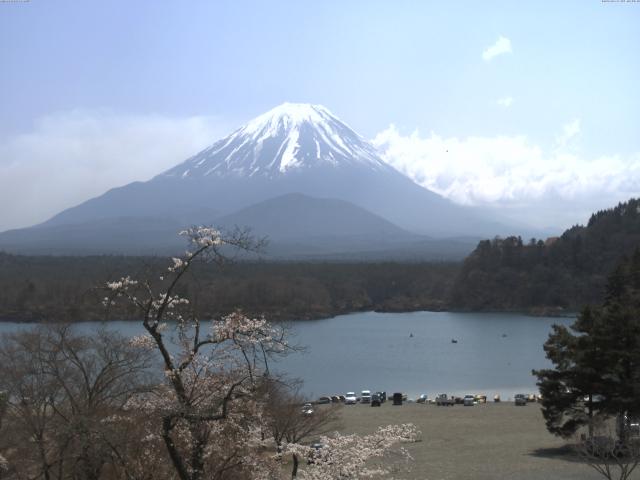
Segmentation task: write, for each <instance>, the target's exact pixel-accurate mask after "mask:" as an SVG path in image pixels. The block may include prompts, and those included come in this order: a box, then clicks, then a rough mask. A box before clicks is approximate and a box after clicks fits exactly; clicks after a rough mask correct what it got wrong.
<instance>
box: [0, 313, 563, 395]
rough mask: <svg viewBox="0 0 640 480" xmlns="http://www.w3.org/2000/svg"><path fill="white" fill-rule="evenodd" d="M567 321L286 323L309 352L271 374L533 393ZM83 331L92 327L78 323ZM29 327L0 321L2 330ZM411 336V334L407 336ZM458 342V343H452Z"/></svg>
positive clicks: (311, 382)
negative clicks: (548, 348)
mask: <svg viewBox="0 0 640 480" xmlns="http://www.w3.org/2000/svg"><path fill="white" fill-rule="evenodd" d="M572 322H573V319H572V318H547V317H529V316H525V315H519V314H512V313H450V312H413V313H374V312H367V313H355V314H350V315H341V316H338V317H334V318H329V319H325V320H313V321H301V322H295V323H292V324H291V328H292V330H293V332H294V334H295V338H294V342H295V343H297V344H299V345H304V346H306V347H307V350H306V352H304V353H300V354H295V355H290V356H289V357H286V358H284V359H282V360H279V361H278V362H277V363H276V364H275V366H274V367H275V369H276V370H279V371H283V372H287V373H288V374H289V375H291V376H293V377H299V378H302V379H304V388H303V389H304V391H305V392H306V393H307V394H309V395H310V396H313V397H317V396H321V395H330V394H340V393H341V394H344V393H345V392H347V391H349V390H354V391H357V392H359V391H361V390H365V389H367V390H374V391H375V390H386V391H387V392H388V393H391V392H397V391H399V392H406V393H408V394H409V397H410V398H411V397H415V396H417V395H419V394H421V393H426V394H428V395H429V396H430V397H433V396H435V395H436V394H438V393H441V392H446V393H449V394H456V395H464V394H466V393H483V394H485V395H487V396H489V397H493V395H495V394H500V395H501V397H502V398H503V400H506V399H508V398H511V397H513V395H514V394H515V393H519V392H522V393H533V392H536V386H535V378H534V377H533V376H532V375H531V370H532V369H537V368H544V367H546V366H548V365H550V364H549V362H548V360H547V359H546V358H545V356H544V351H543V349H542V344H543V343H544V341H545V340H546V338H547V336H548V334H549V332H550V331H551V326H552V325H553V324H554V323H557V324H564V325H569V324H571V323H572ZM109 326H110V327H111V328H114V329H117V330H118V331H120V332H121V333H122V334H124V335H136V334H138V333H141V332H142V327H141V326H140V324H139V323H137V322H110V323H109ZM78 327H79V328H81V329H83V330H90V329H92V328H96V324H91V323H83V324H79V325H78ZM21 328H30V327H29V326H28V325H23V324H16V323H0V333H2V332H7V331H15V330H17V329H21ZM411 335H413V336H411ZM452 339H456V340H457V341H458V343H452V342H451V340H452Z"/></svg>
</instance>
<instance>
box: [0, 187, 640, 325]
mask: <svg viewBox="0 0 640 480" xmlns="http://www.w3.org/2000/svg"><path fill="white" fill-rule="evenodd" d="M637 246H640V200H636V199H632V200H629V201H628V202H626V203H621V204H619V205H618V206H617V207H615V208H612V209H609V210H603V211H600V212H597V213H595V214H593V215H592V216H591V218H590V220H589V223H588V224H587V226H575V227H572V228H571V229H569V230H567V231H566V232H564V233H563V234H562V236H560V237H557V238H550V239H546V240H544V241H543V240H536V239H531V240H528V241H524V240H523V239H521V238H520V237H507V238H504V239H503V238H495V239H493V240H483V241H481V242H480V243H479V244H478V247H477V248H476V249H475V251H474V252H473V253H472V254H471V255H470V256H469V257H468V258H467V259H466V260H465V261H464V263H463V264H458V263H428V262H421V263H402V262H378V263H364V262H360V263H358V262H354V263H332V262H327V263H321V262H317V263H313V262H281V263H276V262H238V263H233V264H227V265H224V266H222V267H218V266H214V265H197V266H196V268H194V270H193V272H192V275H191V276H190V277H189V279H188V280H187V282H185V284H184V286H183V287H182V288H183V289H184V292H182V293H184V294H186V295H188V296H189V297H190V298H192V299H194V300H195V301H196V302H197V306H198V308H199V311H200V312H202V313H203V314H205V315H212V316H215V315H221V314H226V313H229V312H231V311H233V310H234V309H235V308H240V309H242V310H243V311H244V312H245V313H247V314H251V315H261V314H264V315H266V316H267V317H268V318H270V319H272V320H294V319H311V318H322V317H328V316H333V315H337V314H341V313H348V312H357V311H366V310H378V311H415V310H443V309H451V310H496V311H498V310H510V311H528V312H530V313H539V314H561V313H562V312H566V311H572V312H573V311H578V310H580V309H581V308H582V307H583V306H584V305H595V304H599V303H601V302H602V301H603V295H604V287H605V283H606V278H607V276H608V275H609V274H610V272H611V271H612V270H613V268H614V267H615V265H616V264H617V263H618V262H619V261H620V259H621V258H622V257H623V256H624V255H628V254H630V253H631V252H632V251H633V249H634V248H635V247H637ZM167 266H168V264H167V259H165V258H151V257H127V256H93V257H91V256H89V257H46V256H42V257H36V256H16V255H9V254H3V253H0V319H4V320H19V321H30V320H33V321H42V320H58V321H79V320H101V319H104V318H105V309H104V308H103V306H102V303H101V300H102V298H103V292H101V291H100V290H98V289H97V288H96V287H97V286H100V285H104V283H105V282H106V281H109V280H117V279H119V278H120V277H122V276H126V275H131V277H132V278H139V277H144V278H157V277H159V276H160V275H162V274H163V272H166V268H167ZM111 318H122V319H127V318H133V312H127V311H118V312H111Z"/></svg>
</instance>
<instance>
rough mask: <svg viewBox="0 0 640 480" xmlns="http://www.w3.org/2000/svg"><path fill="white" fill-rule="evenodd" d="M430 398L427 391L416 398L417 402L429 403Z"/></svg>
mask: <svg viewBox="0 0 640 480" xmlns="http://www.w3.org/2000/svg"><path fill="white" fill-rule="evenodd" d="M428 399H429V397H427V394H426V393H423V394H422V395H420V396H419V397H418V398H417V399H416V403H427V400H428Z"/></svg>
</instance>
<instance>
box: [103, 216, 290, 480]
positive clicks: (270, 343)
mask: <svg viewBox="0 0 640 480" xmlns="http://www.w3.org/2000/svg"><path fill="white" fill-rule="evenodd" d="M181 234H182V235H184V236H186V237H187V238H188V240H189V243H190V248H189V249H188V250H187V251H186V252H185V254H184V255H182V256H180V257H174V258H172V260H171V265H170V266H169V267H168V268H167V271H166V272H164V273H163V274H162V275H161V276H160V278H159V279H158V280H157V281H154V282H152V281H151V280H149V279H143V280H136V279H132V278H130V277H123V278H121V279H120V280H118V281H114V282H109V283H107V285H106V289H107V290H108V291H109V292H110V293H109V295H108V296H107V297H105V299H104V303H105V304H106V305H107V306H112V305H116V304H117V303H118V302H122V301H124V302H126V303H128V304H129V305H133V306H134V307H135V308H136V309H137V311H138V312H139V314H140V316H141V318H142V325H143V327H144V329H145V331H146V333H145V334H144V335H141V336H138V337H135V338H133V339H132V344H133V345H136V346H138V347H139V348H141V349H149V350H153V351H155V352H157V353H158V354H159V356H160V358H161V362H162V366H163V371H164V378H163V381H162V382H161V383H160V385H159V386H158V388H156V389H155V391H154V392H153V393H151V394H148V395H145V396H140V397H137V398H136V399H135V401H131V402H130V404H129V408H130V409H131V410H135V411H137V412H141V413H142V414H143V415H144V417H145V418H147V419H148V421H147V422H146V424H147V425H146V428H147V430H148V434H147V435H146V436H145V438H147V439H148V440H149V443H151V444H153V443H154V442H157V441H161V442H162V443H163V444H164V447H165V449H166V452H167V454H168V456H169V459H170V462H171V465H172V467H173V469H174V470H175V473H176V474H177V476H178V478H180V479H181V480H199V479H202V478H207V479H212V478H248V477H252V478H260V477H263V478H270V477H276V476H277V473H276V470H277V465H276V464H275V463H274V461H273V460H274V459H273V456H272V455H267V454H265V453H264V452H263V446H264V445H263V444H264V432H263V430H262V426H263V406H264V403H263V402H262V401H261V392H262V389H261V387H262V384H263V382H264V379H265V378H267V377H268V376H269V366H268V365H269V359H271V358H272V357H273V356H275V355H282V354H285V353H287V352H289V351H291V350H294V348H293V347H292V346H290V345H289V344H288V343H287V335H286V330H285V329H284V328H280V327H274V326H272V325H270V324H269V323H268V322H267V321H266V320H265V319H264V318H249V317H247V316H245V315H244V314H242V313H241V312H233V313H231V314H229V315H226V316H224V317H223V318H220V319H212V320H202V319H201V318H200V315H199V313H198V312H197V309H196V308H194V307H193V305H192V303H191V302H190V301H189V299H188V298H186V297H185V296H183V295H181V294H180V285H181V284H180V282H181V280H182V279H183V278H185V276H186V275H187V274H189V272H190V270H191V268H192V267H193V266H194V265H195V264H196V263H197V262H213V263H216V264H221V263H224V262H226V261H227V259H228V257H229V255H230V252H232V251H238V250H240V251H254V250H255V249H256V248H258V246H259V245H258V244H256V242H254V241H253V240H252V239H251V238H250V237H249V236H248V235H247V234H246V233H245V232H233V233H231V234H228V235H224V234H222V233H221V232H220V231H218V230H215V229H213V228H209V227H194V228H190V229H188V230H185V231H183V232H181ZM151 450H152V449H149V451H150V452H151ZM154 454H155V453H154Z"/></svg>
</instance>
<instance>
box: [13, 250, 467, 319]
mask: <svg viewBox="0 0 640 480" xmlns="http://www.w3.org/2000/svg"><path fill="white" fill-rule="evenodd" d="M167 266H168V263H167V260H166V259H164V258H146V257H126V256H122V257H120V256H93V257H46V256H42V257H32V256H16V255H8V254H2V253H0V318H2V319H4V320H18V321H52V320H56V321H82V320H101V319H104V318H105V314H106V313H105V309H104V307H103V305H102V303H101V300H102V298H103V297H104V293H103V292H102V291H101V290H99V289H98V288H96V287H98V286H100V285H104V283H105V282H106V281H110V280H117V279H119V278H120V277H122V276H126V275H130V276H131V277H132V278H139V277H145V278H150V277H155V278H157V277H158V276H160V275H162V274H163V273H164V272H166V268H167ZM458 269H459V264H455V263H415V264H410V263H392V262H389V263H266V262H251V263H243V262H239V263H233V264H227V265H224V266H221V267H220V266H215V265H204V264H203V265H197V266H196V268H195V269H194V271H193V274H192V275H191V276H190V277H189V278H188V279H187V281H186V282H185V283H184V286H183V287H182V288H183V293H184V294H186V295H188V296H189V297H190V298H192V299H193V300H194V301H195V302H197V306H198V309H199V311H200V312H202V313H203V314H206V315H220V314H226V313H229V312H231V311H233V310H234V309H235V308H240V309H242V310H243V311H244V312H245V313H247V314H251V315H260V314H264V315H266V316H267V317H268V318H270V319H272V320H292V319H310V318H321V317H327V316H333V315H337V314H340V313H347V312H355V311H366V310H378V311H412V310H424V309H430V310H440V309H444V308H447V306H448V304H447V295H448V294H449V292H450V290H451V286H452V284H453V281H454V278H455V276H456V274H457V271H458ZM109 315H110V317H111V318H120V319H122V318H125V319H126V318H133V312H127V311H115V312H114V311H112V312H110V313H109Z"/></svg>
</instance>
